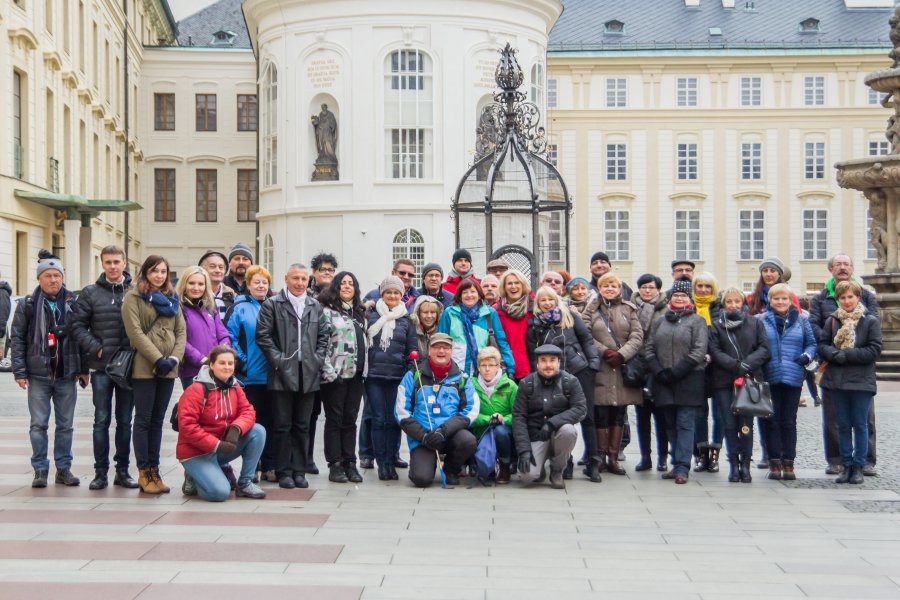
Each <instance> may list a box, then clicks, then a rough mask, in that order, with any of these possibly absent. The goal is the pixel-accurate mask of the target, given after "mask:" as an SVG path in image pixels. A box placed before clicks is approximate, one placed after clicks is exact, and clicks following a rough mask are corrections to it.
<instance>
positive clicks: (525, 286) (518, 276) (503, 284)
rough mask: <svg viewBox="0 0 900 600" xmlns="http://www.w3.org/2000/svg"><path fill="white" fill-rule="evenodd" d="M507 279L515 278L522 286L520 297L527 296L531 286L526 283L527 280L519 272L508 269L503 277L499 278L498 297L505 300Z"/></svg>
mask: <svg viewBox="0 0 900 600" xmlns="http://www.w3.org/2000/svg"><path fill="white" fill-rule="evenodd" d="M508 277H515V278H516V279H518V280H519V282H520V283H521V284H522V295H523V296H527V295H529V294H530V293H531V284H530V283H529V282H528V278H527V277H525V275H523V274H522V272H521V271H519V270H517V269H509V270H507V271H506V272H505V273H504V274H503V276H502V277H501V278H500V297H501V298H503V299H506V279H507V278H508Z"/></svg>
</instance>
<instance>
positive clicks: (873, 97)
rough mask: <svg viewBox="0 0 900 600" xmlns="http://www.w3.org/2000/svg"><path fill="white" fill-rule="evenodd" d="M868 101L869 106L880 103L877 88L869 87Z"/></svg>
mask: <svg viewBox="0 0 900 600" xmlns="http://www.w3.org/2000/svg"><path fill="white" fill-rule="evenodd" d="M868 103H869V104H870V105H871V106H879V105H881V94H879V93H878V90H873V89H872V88H869V97H868Z"/></svg>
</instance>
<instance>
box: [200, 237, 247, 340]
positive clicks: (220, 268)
mask: <svg viewBox="0 0 900 600" xmlns="http://www.w3.org/2000/svg"><path fill="white" fill-rule="evenodd" d="M227 264H228V258H227V257H226V256H225V255H224V254H223V253H221V252H219V251H218V250H207V251H206V252H204V253H203V256H201V257H200V260H199V261H197V265H198V266H200V267H203V268H204V269H205V270H206V273H207V274H208V275H209V282H210V283H211V284H212V294H213V299H214V300H215V301H216V309H217V310H218V311H219V318H221V319H222V322H223V323H225V322H226V318H225V315H226V314H227V313H228V309H229V308H231V306H232V305H233V304H234V299H235V297H236V295H235V293H234V290H233V289H231V288H230V287H229V286H227V285H225V266H226V265H227ZM244 272H245V273H246V271H244Z"/></svg>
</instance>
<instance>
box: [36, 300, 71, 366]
mask: <svg viewBox="0 0 900 600" xmlns="http://www.w3.org/2000/svg"><path fill="white" fill-rule="evenodd" d="M68 294H69V292H68V290H66V288H60V290H59V293H58V294H56V298H51V297H50V296H47V295H45V294H44V292H43V291H42V290H41V288H40V287H38V288H37V291H36V292H35V294H34V319H35V322H34V329H32V332H31V333H32V336H33V337H32V340H31V343H32V344H33V345H34V346H35V347H36V348H40V349H41V352H42V353H46V352H47V351H48V348H47V332H48V331H51V329H52V328H51V327H49V326H48V325H47V312H46V311H45V310H44V306H45V305H46V306H47V307H48V308H49V309H50V312H52V313H53V316H54V318H55V324H57V325H59V324H62V323H65V322H66V315H67V314H68V311H69V305H68V304H67V303H66V298H67V296H68ZM57 348H58V347H57ZM54 352H56V350H54ZM51 354H52V353H51Z"/></svg>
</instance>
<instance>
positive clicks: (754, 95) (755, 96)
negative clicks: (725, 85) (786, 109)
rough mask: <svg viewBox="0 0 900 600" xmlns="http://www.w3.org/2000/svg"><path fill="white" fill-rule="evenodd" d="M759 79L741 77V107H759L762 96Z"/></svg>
mask: <svg viewBox="0 0 900 600" xmlns="http://www.w3.org/2000/svg"><path fill="white" fill-rule="evenodd" d="M761 90H762V80H761V79H760V78H759V77H741V106H759V105H760V104H761V96H762V91H761Z"/></svg>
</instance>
